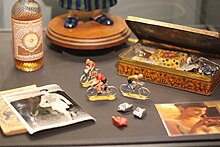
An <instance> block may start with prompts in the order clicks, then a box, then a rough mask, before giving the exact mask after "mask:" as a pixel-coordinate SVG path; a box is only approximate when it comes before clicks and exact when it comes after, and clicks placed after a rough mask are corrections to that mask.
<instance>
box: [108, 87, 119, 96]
mask: <svg viewBox="0 0 220 147" xmlns="http://www.w3.org/2000/svg"><path fill="white" fill-rule="evenodd" d="M116 92H117V89H116V87H115V86H108V88H107V89H106V93H107V94H108V95H112V96H115V95H116Z"/></svg>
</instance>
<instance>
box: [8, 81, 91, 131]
mask: <svg viewBox="0 0 220 147" xmlns="http://www.w3.org/2000/svg"><path fill="white" fill-rule="evenodd" d="M6 100H7V102H8V104H9V106H10V107H11V108H12V110H13V111H14V112H15V114H16V115H17V117H18V118H19V119H20V120H21V122H23V124H24V125H25V127H26V129H27V130H28V132H29V133H30V134H33V133H35V132H37V131H40V130H44V129H50V128H55V127H60V126H65V125H69V124H74V123H78V122H82V121H86V120H95V119H94V118H93V117H92V116H90V115H89V114H88V113H87V112H85V111H84V110H83V109H82V108H81V107H80V106H79V105H78V104H77V103H76V102H75V101H74V100H73V99H72V98H70V97H69V96H68V95H67V94H66V93H65V91H63V90H62V89H61V88H60V87H59V86H58V85H55V84H51V85H46V86H42V87H37V88H34V89H31V90H26V91H23V92H20V93H14V94H11V95H8V96H6Z"/></svg>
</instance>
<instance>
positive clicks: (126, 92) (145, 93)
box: [120, 82, 150, 100]
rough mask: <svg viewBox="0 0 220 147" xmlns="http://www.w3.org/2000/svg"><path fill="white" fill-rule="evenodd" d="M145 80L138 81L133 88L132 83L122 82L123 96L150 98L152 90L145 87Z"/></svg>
mask: <svg viewBox="0 0 220 147" xmlns="http://www.w3.org/2000/svg"><path fill="white" fill-rule="evenodd" d="M143 85H144V83H143V82H138V83H137V85H136V86H135V87H134V88H132V86H131V84H129V83H128V84H121V86H120V91H121V93H122V95H123V96H125V97H129V98H135V99H142V100H147V99H149V98H148V97H149V95H150V90H149V89H148V88H146V87H143Z"/></svg>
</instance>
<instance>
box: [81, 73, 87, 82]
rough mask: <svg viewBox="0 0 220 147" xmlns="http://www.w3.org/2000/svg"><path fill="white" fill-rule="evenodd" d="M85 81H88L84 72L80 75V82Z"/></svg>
mask: <svg viewBox="0 0 220 147" xmlns="http://www.w3.org/2000/svg"><path fill="white" fill-rule="evenodd" d="M85 82H88V76H87V75H86V74H83V75H82V76H81V77H80V83H85Z"/></svg>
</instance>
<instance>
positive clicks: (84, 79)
mask: <svg viewBox="0 0 220 147" xmlns="http://www.w3.org/2000/svg"><path fill="white" fill-rule="evenodd" d="M95 66H96V64H95V62H94V61H92V60H90V59H87V60H86V68H85V69H84V73H83V74H82V76H81V77H80V83H81V84H82V86H83V87H88V86H90V85H89V81H90V80H92V79H94V78H95V76H94V73H95V72H99V69H98V68H95Z"/></svg>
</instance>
